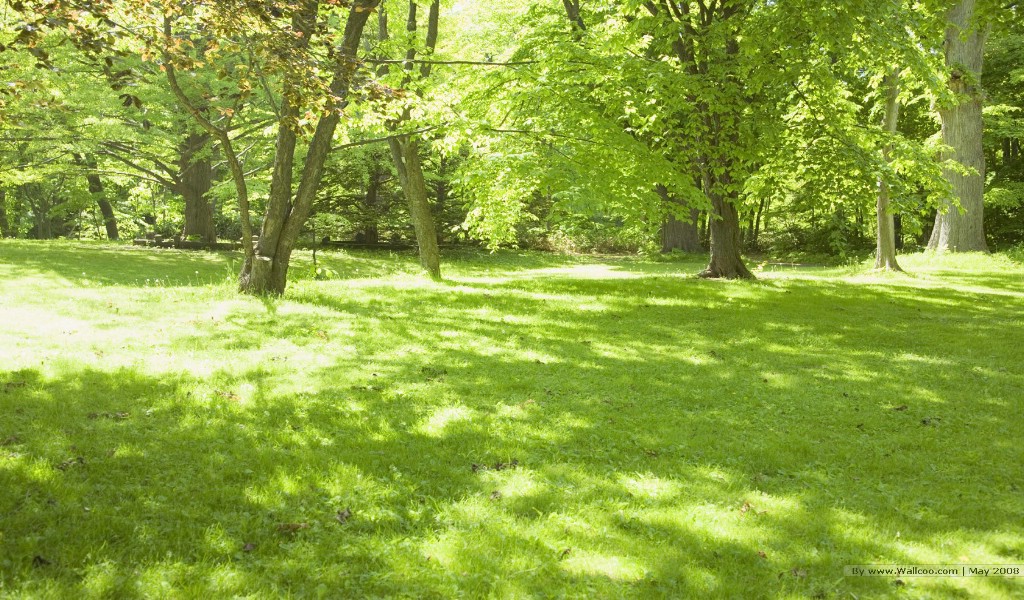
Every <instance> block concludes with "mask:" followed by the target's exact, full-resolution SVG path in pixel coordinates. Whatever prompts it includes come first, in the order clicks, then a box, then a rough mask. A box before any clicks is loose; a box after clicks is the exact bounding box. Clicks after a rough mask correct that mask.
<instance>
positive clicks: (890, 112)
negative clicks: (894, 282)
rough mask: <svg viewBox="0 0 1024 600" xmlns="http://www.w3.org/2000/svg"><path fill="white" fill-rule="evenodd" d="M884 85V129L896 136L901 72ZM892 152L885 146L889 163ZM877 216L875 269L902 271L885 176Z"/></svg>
mask: <svg viewBox="0 0 1024 600" xmlns="http://www.w3.org/2000/svg"><path fill="white" fill-rule="evenodd" d="M883 85H884V88H885V89H886V95H885V117H884V126H883V129H884V130H885V131H886V132H887V133H889V134H895V133H896V127H897V123H898V120H899V114H900V104H899V97H900V87H899V72H898V71H893V72H892V73H889V74H888V75H886V76H885V83H884V84H883ZM891 152H892V146H891V145H886V146H884V147H883V148H882V159H883V160H885V161H886V162H888V161H889V160H890V154H891ZM876 215H877V218H878V233H877V236H876V237H877V242H878V243H877V245H876V249H875V268H876V269H887V270H893V271H902V270H903V269H901V268H900V266H899V264H898V263H897V262H896V234H895V224H894V222H893V216H892V210H891V208H890V203H889V184H888V182H887V181H886V180H885V177H884V176H882V177H879V178H878V203H877V205H876Z"/></svg>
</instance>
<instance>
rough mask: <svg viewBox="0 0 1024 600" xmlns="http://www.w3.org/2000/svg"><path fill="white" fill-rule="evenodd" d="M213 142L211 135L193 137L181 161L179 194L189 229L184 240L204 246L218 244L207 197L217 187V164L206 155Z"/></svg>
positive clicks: (183, 148) (183, 146) (183, 149)
mask: <svg viewBox="0 0 1024 600" xmlns="http://www.w3.org/2000/svg"><path fill="white" fill-rule="evenodd" d="M209 142H210V136H209V134H199V133H192V134H189V135H188V137H186V138H185V139H184V141H183V142H182V144H181V148H180V152H179V157H178V169H179V170H178V172H179V173H180V176H179V181H180V183H179V185H178V191H179V192H180V193H181V196H182V198H184V200H185V227H184V229H183V231H182V236H183V237H185V238H188V237H193V236H198V237H199V239H201V240H202V241H203V242H206V243H213V242H216V241H217V229H216V227H215V226H214V222H213V207H212V206H211V205H210V200H209V199H208V198H207V197H206V195H207V194H208V193H209V191H210V189H211V188H212V187H213V164H212V161H211V160H210V157H209V156H203V155H202V152H203V150H204V149H206V147H207V145H208V144H209Z"/></svg>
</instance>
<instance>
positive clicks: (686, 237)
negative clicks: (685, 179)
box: [658, 185, 701, 253]
mask: <svg viewBox="0 0 1024 600" xmlns="http://www.w3.org/2000/svg"><path fill="white" fill-rule="evenodd" d="M658 195H659V196H661V201H662V204H663V205H664V207H665V208H666V209H667V211H668V212H667V214H666V215H665V220H664V221H663V222H662V224H661V251H662V252H666V253H667V252H672V251H673V250H676V251H679V252H689V253H696V252H700V251H701V247H700V238H699V235H698V232H697V219H699V218H700V211H699V210H697V209H695V208H691V209H690V218H689V220H686V221H680V220H679V219H677V218H676V215H675V211H674V210H673V209H674V208H676V207H677V206H680V205H681V202H680V201H679V199H678V198H675V197H674V196H672V195H671V194H669V192H668V189H667V188H666V187H665V186H663V185H659V186H658Z"/></svg>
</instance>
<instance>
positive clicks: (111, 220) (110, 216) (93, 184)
mask: <svg viewBox="0 0 1024 600" xmlns="http://www.w3.org/2000/svg"><path fill="white" fill-rule="evenodd" d="M72 158H73V159H74V161H75V164H77V165H78V166H79V167H82V168H84V169H86V172H85V180H86V183H88V185H89V193H90V194H92V197H93V198H95V199H96V204H97V205H98V206H99V208H100V214H101V215H103V226H104V228H105V229H106V230H107V239H108V240H112V241H117V240H119V239H120V234H119V233H118V231H117V216H116V215H115V214H114V207H113V206H111V205H110V202H109V201H108V200H107V198H106V195H105V194H104V193H103V192H104V190H103V180H102V179H100V176H99V173H97V172H96V159H95V158H94V157H92V156H84V157H83V156H82V155H81V154H73V155H72Z"/></svg>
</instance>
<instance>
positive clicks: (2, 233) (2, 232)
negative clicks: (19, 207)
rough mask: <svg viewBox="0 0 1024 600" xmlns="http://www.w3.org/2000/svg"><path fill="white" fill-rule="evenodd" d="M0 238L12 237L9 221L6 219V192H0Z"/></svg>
mask: <svg viewBox="0 0 1024 600" xmlns="http://www.w3.org/2000/svg"><path fill="white" fill-rule="evenodd" d="M0 237H5V238H9V237H12V236H11V221H10V220H9V219H8V218H7V190H0Z"/></svg>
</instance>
